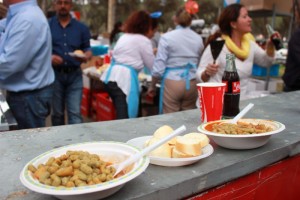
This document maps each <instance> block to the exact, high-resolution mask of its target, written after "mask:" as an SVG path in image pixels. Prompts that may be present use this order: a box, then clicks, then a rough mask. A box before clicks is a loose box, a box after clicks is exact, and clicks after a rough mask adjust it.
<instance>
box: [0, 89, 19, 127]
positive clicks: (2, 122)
mask: <svg viewBox="0 0 300 200" xmlns="http://www.w3.org/2000/svg"><path fill="white" fill-rule="evenodd" d="M17 126H18V124H17V121H16V119H15V117H14V116H13V114H12V112H11V110H10V108H9V106H8V104H7V102H6V99H5V96H4V94H3V93H2V91H1V90H0V131H8V130H14V129H16V128H17Z"/></svg>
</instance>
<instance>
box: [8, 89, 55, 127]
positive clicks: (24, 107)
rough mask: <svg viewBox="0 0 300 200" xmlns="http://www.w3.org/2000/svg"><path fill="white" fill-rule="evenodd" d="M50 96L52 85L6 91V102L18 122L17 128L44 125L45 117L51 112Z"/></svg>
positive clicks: (51, 95) (51, 94)
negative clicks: (20, 90)
mask: <svg viewBox="0 0 300 200" xmlns="http://www.w3.org/2000/svg"><path fill="white" fill-rule="evenodd" d="M52 97H53V87H52V85H50V86H46V87H44V88H41V89H37V90H32V91H22V92H9V91H7V103H8V105H9V107H10V109H11V111H12V113H13V115H14V117H15V119H16V121H17V123H18V128H19V129H27V128H38V127H45V126H46V122H45V121H46V117H47V116H48V115H49V114H50V112H51V103H52Z"/></svg>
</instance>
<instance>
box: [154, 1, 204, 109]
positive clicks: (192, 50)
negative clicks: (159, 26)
mask: <svg viewBox="0 0 300 200" xmlns="http://www.w3.org/2000/svg"><path fill="white" fill-rule="evenodd" d="M174 20H175V23H176V24H177V26H176V29H175V30H173V31H170V32H168V33H165V34H164V35H162V36H161V38H160V40H159V44H158V50H157V54H156V58H155V62H154V66H153V72H152V84H151V87H150V88H149V91H148V94H149V95H152V96H153V95H155V91H156V90H155V85H156V83H157V82H158V80H159V79H162V81H161V88H160V97H159V101H160V103H159V113H162V112H163V113H172V112H177V111H182V110H188V109H193V108H195V102H196V100H197V87H196V83H197V82H196V71H197V65H198V63H199V60H200V56H201V53H202V51H203V48H204V46H203V41H202V38H201V36H200V35H199V34H197V33H196V32H194V31H193V30H191V29H190V25H191V22H192V15H191V14H189V13H188V12H187V11H186V10H185V8H184V7H183V8H180V9H179V10H178V11H177V12H176V14H175V18H174Z"/></svg>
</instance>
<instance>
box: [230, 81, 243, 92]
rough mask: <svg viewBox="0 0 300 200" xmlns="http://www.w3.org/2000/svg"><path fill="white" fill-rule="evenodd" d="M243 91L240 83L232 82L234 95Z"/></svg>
mask: <svg viewBox="0 0 300 200" xmlns="http://www.w3.org/2000/svg"><path fill="white" fill-rule="evenodd" d="M240 91H241V89H240V82H239V81H236V82H232V93H240Z"/></svg>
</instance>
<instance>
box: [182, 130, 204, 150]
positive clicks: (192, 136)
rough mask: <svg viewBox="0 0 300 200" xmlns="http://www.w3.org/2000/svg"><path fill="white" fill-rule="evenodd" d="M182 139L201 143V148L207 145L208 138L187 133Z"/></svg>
mask: <svg viewBox="0 0 300 200" xmlns="http://www.w3.org/2000/svg"><path fill="white" fill-rule="evenodd" d="M183 137H185V138H192V139H194V140H198V141H199V142H200V143H201V148H203V147H205V146H206V145H208V144H209V138H208V137H207V136H206V135H205V134H203V133H188V134H185V135H184V136H183Z"/></svg>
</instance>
